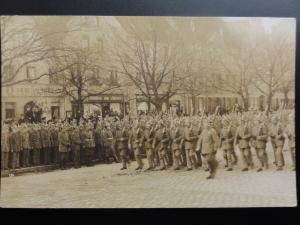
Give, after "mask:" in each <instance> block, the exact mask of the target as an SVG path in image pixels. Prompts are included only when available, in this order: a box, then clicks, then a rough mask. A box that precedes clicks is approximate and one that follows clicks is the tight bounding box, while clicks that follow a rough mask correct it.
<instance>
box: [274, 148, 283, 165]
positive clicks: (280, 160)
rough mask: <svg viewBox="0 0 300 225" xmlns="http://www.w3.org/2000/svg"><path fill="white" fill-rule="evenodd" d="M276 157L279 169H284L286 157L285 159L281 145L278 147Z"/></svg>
mask: <svg viewBox="0 0 300 225" xmlns="http://www.w3.org/2000/svg"><path fill="white" fill-rule="evenodd" d="M276 157H277V170H282V169H283V166H284V159H283V154H282V148H281V147H278V148H277V149H276Z"/></svg>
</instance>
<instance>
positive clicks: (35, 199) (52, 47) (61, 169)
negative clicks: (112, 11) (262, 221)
mask: <svg viewBox="0 0 300 225" xmlns="http://www.w3.org/2000/svg"><path fill="white" fill-rule="evenodd" d="M0 19H1V198H0V206H1V207H2V208H233V207H234V208H236V207H243V208H244V207H295V206H297V189H296V160H295V150H296V148H295V64H296V63H295V59H296V57H295V54H296V19H295V18H283V17H282V18H281V17H200V16H198V17H196V16H195V17H191V16H189V17H179V16H92V15H89V16H83V15H80V16H79V15H78V16H70V15H69V16H33V15H31V16H29V15H28V16H17V15H15V16H14V15H6V16H1V17H0Z"/></svg>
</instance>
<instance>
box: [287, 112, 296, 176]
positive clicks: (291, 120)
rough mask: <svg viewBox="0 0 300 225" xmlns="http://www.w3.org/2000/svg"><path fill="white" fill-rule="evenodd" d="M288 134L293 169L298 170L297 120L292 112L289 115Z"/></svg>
mask: <svg viewBox="0 0 300 225" xmlns="http://www.w3.org/2000/svg"><path fill="white" fill-rule="evenodd" d="M286 134H287V138H288V145H289V149H290V153H291V159H292V170H293V171H295V170H296V158H295V157H296V155H295V120H294V115H293V113H291V114H290V115H289V124H288V126H287V129H286Z"/></svg>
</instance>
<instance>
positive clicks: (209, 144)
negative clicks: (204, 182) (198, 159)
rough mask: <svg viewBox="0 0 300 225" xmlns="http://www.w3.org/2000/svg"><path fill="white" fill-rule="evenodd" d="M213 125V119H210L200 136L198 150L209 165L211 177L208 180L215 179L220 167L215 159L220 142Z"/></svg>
mask: <svg viewBox="0 0 300 225" xmlns="http://www.w3.org/2000/svg"><path fill="white" fill-rule="evenodd" d="M212 125H213V121H212V119H211V118H208V120H207V121H206V123H205V125H204V129H203V131H202V133H201V135H200V136H199V140H198V143H197V149H196V150H197V151H201V154H202V156H203V157H204V159H205V161H206V163H207V166H208V169H209V176H208V177H206V179H212V178H214V177H215V175H216V171H217V167H218V162H217V160H216V158H215V157H216V153H217V149H218V147H219V145H220V142H219V137H218V134H217V131H216V130H215V129H214V128H213V127H212Z"/></svg>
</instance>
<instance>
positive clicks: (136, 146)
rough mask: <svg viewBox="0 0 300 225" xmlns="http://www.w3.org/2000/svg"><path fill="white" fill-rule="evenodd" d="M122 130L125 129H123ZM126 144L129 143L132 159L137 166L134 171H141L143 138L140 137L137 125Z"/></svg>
mask: <svg viewBox="0 0 300 225" xmlns="http://www.w3.org/2000/svg"><path fill="white" fill-rule="evenodd" d="M123 129H125V127H124V128H123ZM128 143H129V149H132V150H133V151H134V157H135V160H136V162H137V164H138V167H137V168H136V169H135V170H141V169H143V167H144V163H143V161H142V156H141V149H142V144H143V136H142V131H141V129H140V128H139V124H138V123H136V125H135V128H134V131H133V133H132V135H131V136H130V138H129V142H128ZM131 145H132V146H131Z"/></svg>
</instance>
